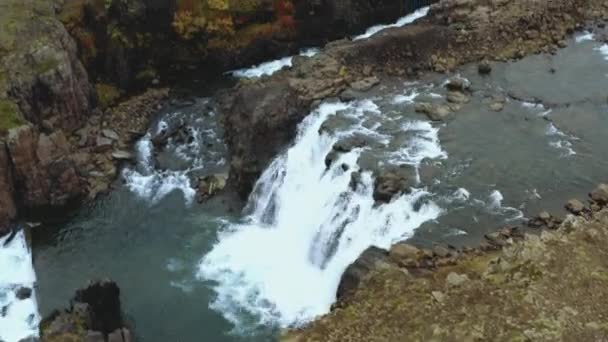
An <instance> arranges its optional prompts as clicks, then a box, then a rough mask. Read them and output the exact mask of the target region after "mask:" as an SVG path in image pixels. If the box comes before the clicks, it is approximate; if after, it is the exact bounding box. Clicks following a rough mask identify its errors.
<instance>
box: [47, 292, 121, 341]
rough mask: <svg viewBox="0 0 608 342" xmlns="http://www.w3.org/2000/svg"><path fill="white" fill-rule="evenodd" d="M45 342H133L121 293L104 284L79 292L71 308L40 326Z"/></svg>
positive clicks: (55, 314) (52, 316)
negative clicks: (122, 310)
mask: <svg viewBox="0 0 608 342" xmlns="http://www.w3.org/2000/svg"><path fill="white" fill-rule="evenodd" d="M41 338H42V341H95V342H97V341H99V342H105V341H108V342H131V341H133V338H132V336H131V332H130V331H129V329H128V328H127V327H126V326H125V323H124V321H123V318H122V312H121V306H120V289H119V288H118V286H117V285H116V283H115V282H113V281H111V280H102V281H98V282H94V283H91V284H89V285H88V286H87V287H86V288H83V289H80V290H78V291H77V292H76V295H75V297H74V299H73V301H72V304H71V307H70V308H69V309H67V310H63V311H55V312H54V313H53V314H51V315H50V316H49V317H47V318H45V319H44V320H43V322H42V324H41Z"/></svg>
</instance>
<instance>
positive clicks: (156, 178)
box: [122, 121, 196, 205]
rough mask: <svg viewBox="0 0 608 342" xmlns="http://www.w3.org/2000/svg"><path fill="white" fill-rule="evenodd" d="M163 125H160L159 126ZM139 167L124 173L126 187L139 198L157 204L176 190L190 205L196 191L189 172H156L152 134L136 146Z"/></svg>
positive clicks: (147, 135) (126, 170)
mask: <svg viewBox="0 0 608 342" xmlns="http://www.w3.org/2000/svg"><path fill="white" fill-rule="evenodd" d="M161 125H162V121H161V124H159V126H161ZM135 149H136V150H137V167H136V168H134V169H131V168H126V169H124V170H123V172H122V176H123V178H124V180H125V185H126V187H127V188H128V189H129V190H130V191H131V192H133V193H135V194H136V195H137V196H138V197H140V198H143V199H146V200H148V201H150V202H151V203H152V204H154V203H157V202H158V201H160V200H161V199H163V198H164V197H166V196H167V195H168V194H170V193H172V192H173V191H175V190H179V191H181V192H182V194H183V196H184V201H185V202H186V204H187V205H190V204H191V203H192V201H193V200H194V196H195V195H196V191H195V190H194V189H193V188H192V186H191V184H190V178H189V177H188V170H185V171H173V170H156V169H155V168H154V157H153V152H154V146H153V144H152V140H151V136H150V134H146V135H145V136H144V137H142V138H141V139H140V140H139V141H138V142H137V144H136V145H135Z"/></svg>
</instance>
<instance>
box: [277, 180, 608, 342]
mask: <svg viewBox="0 0 608 342" xmlns="http://www.w3.org/2000/svg"><path fill="white" fill-rule="evenodd" d="M607 189H608V188H607V186H606V185H600V186H599V187H598V188H597V189H595V190H594V191H593V192H592V193H591V194H590V199H589V203H588V204H587V205H585V206H583V207H582V208H581V207H580V206H578V204H579V203H582V202H580V201H576V202H577V207H576V208H573V207H572V205H571V204H572V203H573V201H571V203H569V204H568V207H569V209H570V210H571V211H573V212H576V213H577V214H576V215H573V216H569V217H568V218H566V220H565V221H564V222H563V223H562V224H560V225H559V226H556V227H555V229H553V230H543V231H542V232H540V234H523V233H522V232H521V231H519V230H518V229H516V228H504V229H502V230H500V231H498V232H497V233H495V234H491V235H489V236H487V237H486V243H485V245H484V247H482V248H476V249H463V250H456V249H451V248H446V247H440V246H437V247H436V248H434V249H433V250H427V249H418V248H416V247H414V246H411V245H407V244H397V245H395V246H393V247H392V248H391V249H390V251H388V252H387V251H383V250H379V249H376V248H371V249H369V250H368V251H366V252H365V253H363V255H362V257H361V258H359V260H358V261H357V262H355V263H354V264H353V265H351V266H350V267H349V269H348V270H347V271H346V273H345V275H344V277H343V279H342V283H341V286H340V290H339V291H341V292H340V293H339V294H338V295H339V298H340V301H339V302H338V304H337V305H336V307H335V309H334V310H333V311H332V312H331V313H330V314H328V315H327V316H325V317H322V318H320V319H319V320H317V321H315V322H313V323H312V324H310V326H308V327H305V328H303V329H301V330H294V331H291V332H289V333H287V334H286V335H285V336H283V339H282V340H283V341H290V342H296V341H406V340H407V341H435V340H437V341H467V340H486V339H491V340H495V341H529V340H533V341H556V340H564V341H574V340H582V341H599V340H602V339H605V338H606V337H608V325H606V317H608V310H607V308H606V305H605V303H606V301H607V300H608V290H607V289H608V264H607V263H606V257H607V253H606V250H605V248H603V246H605V244H606V243H607V242H608V207H607V206H608V191H607ZM573 209H574V210H573ZM579 209H580V210H579ZM355 280H356V281H355Z"/></svg>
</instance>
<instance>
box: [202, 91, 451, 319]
mask: <svg viewBox="0 0 608 342" xmlns="http://www.w3.org/2000/svg"><path fill="white" fill-rule="evenodd" d="M337 113H339V114H340V115H345V116H349V117H352V118H361V117H363V116H370V115H371V116H373V115H379V114H380V111H379V109H378V107H377V106H376V105H375V104H374V103H373V102H371V101H360V102H354V103H348V104H347V103H341V102H338V103H326V104H322V105H321V106H320V107H319V108H318V109H317V110H315V111H314V112H313V113H312V114H311V115H310V116H308V117H307V118H306V119H305V120H304V121H303V122H302V123H301V124H300V126H299V129H298V135H297V137H296V140H295V144H294V145H293V146H292V147H291V148H290V149H289V150H288V151H287V152H286V153H285V154H283V155H281V156H279V157H277V158H276V159H275V160H274V161H273V162H272V163H271V165H270V166H269V167H268V168H267V169H266V171H265V172H264V173H263V175H262V176H261V177H260V179H259V180H258V182H257V184H256V186H255V189H254V191H253V192H252V195H251V197H250V200H249V205H248V207H247V208H246V211H247V212H249V215H248V216H247V217H246V219H245V220H244V222H243V223H241V224H236V225H227V226H226V227H225V230H224V231H223V232H221V233H220V235H219V241H218V243H217V244H216V245H215V246H214V248H213V250H212V251H211V252H210V253H208V254H207V255H206V256H205V257H204V258H203V259H202V260H201V262H200V266H199V273H198V276H199V277H200V278H201V279H205V280H211V281H213V282H214V283H215V290H216V291H217V295H218V296H217V299H216V300H215V301H214V302H213V303H212V304H211V306H212V308H214V309H217V310H218V311H221V312H222V313H223V314H224V315H225V316H226V318H228V319H229V320H231V321H232V322H234V323H235V324H236V325H237V327H241V328H243V325H247V322H251V321H253V322H255V324H277V325H279V326H283V327H284V326H293V325H298V324H301V323H304V322H307V321H310V320H311V319H313V318H314V317H316V316H318V315H321V314H324V313H326V312H328V311H329V308H330V306H331V304H332V303H333V302H334V300H335V294H336V289H337V287H338V283H339V281H340V278H341V275H342V273H343V272H344V270H345V269H346V267H347V266H348V265H349V264H350V263H352V262H353V261H354V260H355V259H356V258H357V257H358V256H359V255H360V254H361V253H362V252H363V251H364V250H365V249H366V248H368V247H370V246H372V245H375V246H379V247H382V248H388V247H390V245H391V244H393V243H395V242H397V241H400V240H403V239H405V238H407V237H409V236H411V234H412V233H413V231H414V230H415V229H416V228H417V227H418V226H420V225H421V224H422V223H424V222H426V221H428V220H433V219H435V218H437V217H438V216H439V215H440V213H441V209H440V208H439V207H438V206H437V205H435V204H434V203H433V202H431V201H430V200H429V199H428V198H427V197H428V193H427V192H426V191H424V190H421V189H414V190H413V191H412V192H411V193H410V194H406V195H402V196H401V197H398V198H396V199H394V200H393V201H392V202H390V203H387V204H383V205H376V204H375V203H374V199H373V188H374V179H373V177H372V174H371V173H369V172H362V171H361V170H360V168H359V166H358V164H357V160H358V157H359V155H360V153H361V151H362V149H354V150H352V151H350V152H348V153H344V154H342V155H341V156H340V157H339V158H338V159H337V160H336V161H334V162H333V163H332V164H331V165H330V166H329V167H326V165H325V163H324V161H325V157H326V155H327V154H328V153H329V152H330V151H331V149H332V147H333V145H334V143H335V142H336V141H338V139H339V138H340V137H341V136H348V135H351V134H353V133H368V134H369V135H368V136H371V137H373V138H376V139H378V140H383V139H386V138H387V137H385V136H383V135H378V134H377V133H376V135H373V134H371V133H370V132H369V129H367V128H364V127H363V126H362V125H355V126H354V127H351V129H349V130H343V131H340V132H335V133H332V134H331V135H330V134H327V133H319V130H320V128H321V125H322V124H323V122H324V121H325V120H326V119H328V118H329V117H330V116H333V115H336V114H337ZM413 126H415V127H416V128H417V129H426V130H427V133H425V134H422V135H421V137H418V138H415V139H417V140H416V144H417V148H416V149H413V150H411V151H410V153H411V155H409V160H410V161H411V162H412V163H414V162H416V161H418V162H419V161H420V160H422V159H423V157H424V156H428V157H431V158H433V157H436V156H437V151H438V150H439V151H441V148H440V146H439V145H438V144H439V142H438V139H437V138H436V134H437V130H435V129H433V128H432V127H431V126H430V125H429V126H428V127H427V126H426V125H423V124H419V123H416V124H413ZM429 134H430V135H433V134H434V135H435V136H434V137H430V136H429ZM355 172H361V177H360V180H359V181H358V184H357V185H353V177H352V175H353V173H355ZM244 312H246V313H247V314H249V315H247V316H248V320H247V322H245V321H244V319H243V316H244V315H243V313H244Z"/></svg>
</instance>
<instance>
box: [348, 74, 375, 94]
mask: <svg viewBox="0 0 608 342" xmlns="http://www.w3.org/2000/svg"><path fill="white" fill-rule="evenodd" d="M378 83H380V80H379V79H378V77H376V76H372V77H367V78H364V79H361V80H358V81H355V82H353V83H351V84H350V87H351V88H352V89H353V90H355V91H360V92H366V91H368V90H370V89H372V88H373V87H374V86H375V85H377V84H378Z"/></svg>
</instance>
